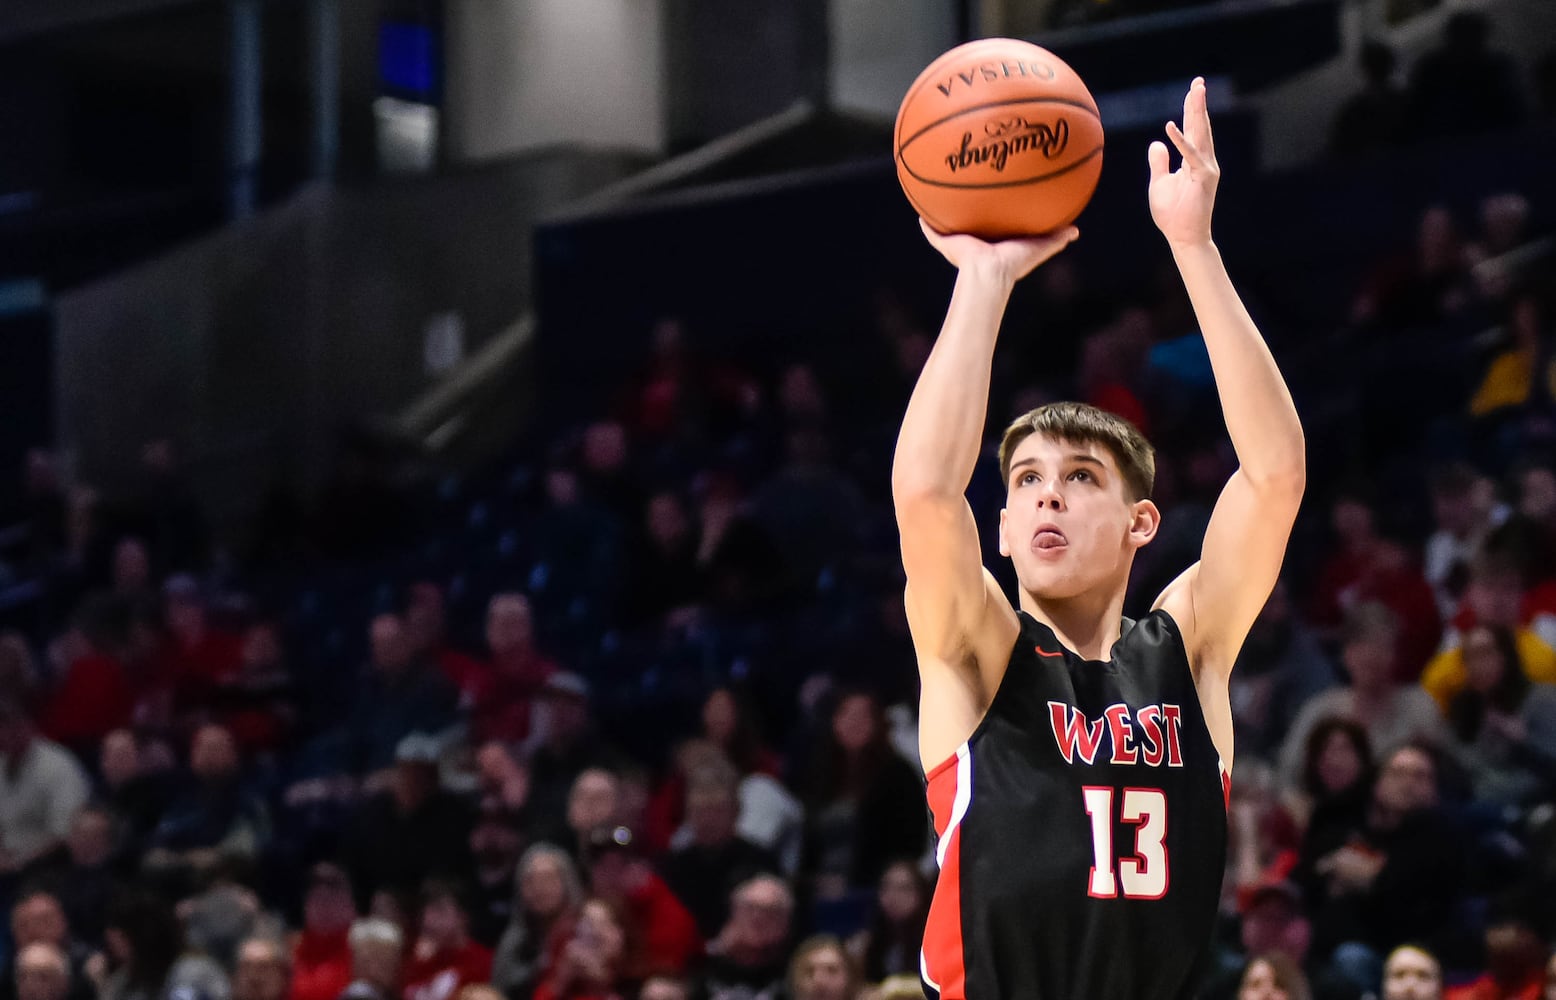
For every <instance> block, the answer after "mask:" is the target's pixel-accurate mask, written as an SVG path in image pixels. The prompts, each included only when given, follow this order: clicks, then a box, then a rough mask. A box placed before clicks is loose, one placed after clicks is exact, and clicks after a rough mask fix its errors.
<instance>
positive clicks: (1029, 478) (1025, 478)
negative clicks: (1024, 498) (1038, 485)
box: [1016, 472, 1037, 486]
mask: <svg viewBox="0 0 1556 1000" xmlns="http://www.w3.org/2000/svg"><path fill="white" fill-rule="evenodd" d="M1035 482H1037V473H1035V472H1024V473H1022V474H1021V478H1020V479H1018V480H1016V485H1018V486H1031V485H1032V484H1033V483H1035Z"/></svg>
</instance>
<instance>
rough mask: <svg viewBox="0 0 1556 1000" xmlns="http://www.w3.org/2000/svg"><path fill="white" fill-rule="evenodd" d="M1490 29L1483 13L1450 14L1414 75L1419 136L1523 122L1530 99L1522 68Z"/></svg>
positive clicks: (1412, 85)
mask: <svg viewBox="0 0 1556 1000" xmlns="http://www.w3.org/2000/svg"><path fill="white" fill-rule="evenodd" d="M1491 28H1492V22H1491V19H1490V18H1489V17H1488V16H1487V15H1486V14H1485V13H1484V12H1481V11H1476V10H1461V11H1458V12H1456V13H1454V14H1453V15H1452V16H1451V17H1449V18H1448V21H1447V24H1446V25H1445V26H1444V29H1443V38H1442V43H1441V44H1440V45H1439V46H1438V47H1437V48H1435V49H1433V50H1432V51H1430V52H1428V53H1426V54H1425V55H1423V56H1422V57H1421V58H1420V59H1419V60H1417V61H1416V64H1415V67H1414V69H1413V70H1412V72H1411V75H1410V102H1411V111H1412V121H1413V125H1414V129H1415V132H1416V134H1418V135H1422V136H1428V137H1432V138H1437V137H1443V136H1457V135H1467V134H1473V133H1483V132H1493V131H1497V130H1499V129H1504V128H1508V127H1511V126H1514V125H1517V124H1518V123H1520V122H1521V121H1523V119H1524V116H1525V115H1526V113H1527V111H1526V109H1527V107H1528V102H1527V100H1526V98H1525V95H1524V92H1523V87H1522V86H1521V85H1520V84H1519V82H1518V69H1517V67H1516V66H1515V65H1514V64H1513V60H1512V59H1511V58H1510V57H1509V56H1508V55H1507V54H1506V53H1503V52H1498V51H1496V50H1494V49H1492V48H1491V46H1490V39H1491Z"/></svg>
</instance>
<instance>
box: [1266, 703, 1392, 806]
mask: <svg viewBox="0 0 1556 1000" xmlns="http://www.w3.org/2000/svg"><path fill="white" fill-rule="evenodd" d="M1372 779H1373V760H1372V741H1371V740H1370V739H1368V737H1367V729H1366V727H1364V726H1363V725H1362V724H1361V723H1359V722H1357V721H1356V720H1355V719H1347V718H1336V717H1333V716H1331V717H1329V718H1326V719H1321V720H1319V721H1318V723H1317V724H1315V725H1314V726H1313V729H1312V731H1311V732H1310V733H1309V734H1308V738H1307V743H1306V745H1305V746H1304V747H1303V751H1302V783H1301V786H1300V787H1299V788H1298V789H1296V790H1295V791H1296V793H1297V794H1296V795H1294V796H1288V798H1287V800H1286V803H1287V808H1288V809H1292V810H1293V812H1294V814H1295V818H1296V820H1297V822H1298V825H1299V826H1300V827H1301V828H1303V829H1306V827H1307V824H1308V821H1309V820H1310V819H1311V818H1312V817H1313V815H1314V814H1315V813H1318V812H1329V811H1332V810H1334V809H1336V808H1341V807H1343V805H1344V804H1345V803H1353V804H1354V803H1355V802H1357V801H1360V800H1362V799H1365V798H1366V797H1367V795H1368V793H1369V792H1370V791H1371V789H1372Z"/></svg>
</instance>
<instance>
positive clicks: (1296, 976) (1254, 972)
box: [1237, 953, 1313, 1000]
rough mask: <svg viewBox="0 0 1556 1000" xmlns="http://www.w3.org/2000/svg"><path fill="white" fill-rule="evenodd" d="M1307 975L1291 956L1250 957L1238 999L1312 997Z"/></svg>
mask: <svg viewBox="0 0 1556 1000" xmlns="http://www.w3.org/2000/svg"><path fill="white" fill-rule="evenodd" d="M1312 996H1313V994H1312V991H1311V990H1309V989H1308V983H1307V977H1306V976H1304V975H1303V974H1302V969H1301V968H1300V967H1299V966H1298V965H1297V963H1296V962H1295V961H1293V960H1292V959H1291V958H1290V957H1288V956H1286V955H1282V954H1280V953H1275V954H1272V955H1257V956H1255V957H1254V958H1251V959H1249V961H1248V965H1247V967H1246V968H1244V969H1243V977H1242V981H1241V982H1240V983H1238V986H1237V1000H1312Z"/></svg>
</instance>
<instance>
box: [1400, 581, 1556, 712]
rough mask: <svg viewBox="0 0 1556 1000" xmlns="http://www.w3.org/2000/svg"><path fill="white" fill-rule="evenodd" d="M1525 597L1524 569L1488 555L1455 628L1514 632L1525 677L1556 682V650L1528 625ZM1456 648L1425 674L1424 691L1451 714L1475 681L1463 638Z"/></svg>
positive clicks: (1455, 639)
mask: <svg viewBox="0 0 1556 1000" xmlns="http://www.w3.org/2000/svg"><path fill="white" fill-rule="evenodd" d="M1523 598H1524V587H1523V578H1522V575H1521V574H1520V573H1519V571H1518V566H1517V565H1516V564H1515V563H1513V562H1512V561H1510V560H1508V559H1507V558H1505V557H1503V556H1500V555H1497V554H1492V553H1488V554H1487V555H1486V556H1485V557H1483V558H1482V559H1480V560H1479V561H1478V562H1476V563H1475V565H1474V566H1473V567H1472V568H1471V569H1470V583H1469V587H1468V588H1467V589H1466V591H1465V595H1464V604H1465V608H1466V610H1467V611H1468V614H1464V615H1461V616H1460V617H1459V618H1457V619H1455V624H1456V625H1457V626H1459V628H1461V629H1468V628H1470V627H1471V626H1473V625H1490V626H1492V627H1500V628H1505V629H1508V630H1510V631H1512V632H1513V636H1514V641H1515V645H1516V646H1517V649H1518V662H1519V663H1521V664H1522V665H1523V670H1524V674H1525V675H1526V676H1527V677H1528V678H1529V679H1530V680H1531V681H1535V682H1538V683H1543V684H1552V683H1556V650H1553V649H1551V647H1550V646H1548V645H1546V644H1545V642H1544V640H1542V639H1540V638H1539V636H1537V635H1535V634H1534V633H1533V632H1532V631H1530V630H1529V629H1527V628H1525V627H1523V626H1522V624H1521V621H1522V618H1523V611H1524V607H1523V603H1524V601H1523ZM1451 643H1452V644H1451V645H1450V646H1449V648H1447V649H1444V650H1443V651H1442V652H1441V653H1438V654H1437V655H1436V656H1435V657H1433V658H1432V660H1431V662H1429V663H1428V664H1427V665H1426V669H1425V670H1424V671H1422V673H1421V686H1422V687H1423V688H1425V689H1426V692H1427V693H1428V694H1430V695H1431V696H1432V697H1433V698H1435V699H1436V700H1437V704H1438V705H1439V706H1441V708H1442V709H1443V711H1445V712H1446V711H1447V710H1448V706H1449V705H1451V704H1453V698H1454V696H1455V695H1457V694H1458V693H1459V692H1460V691H1462V690H1464V687H1465V685H1466V684H1467V683H1468V682H1469V672H1468V669H1467V668H1466V666H1465V663H1464V649H1463V647H1462V645H1461V644H1460V642H1459V641H1458V636H1457V635H1456V636H1454V637H1453V638H1452V640H1451Z"/></svg>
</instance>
